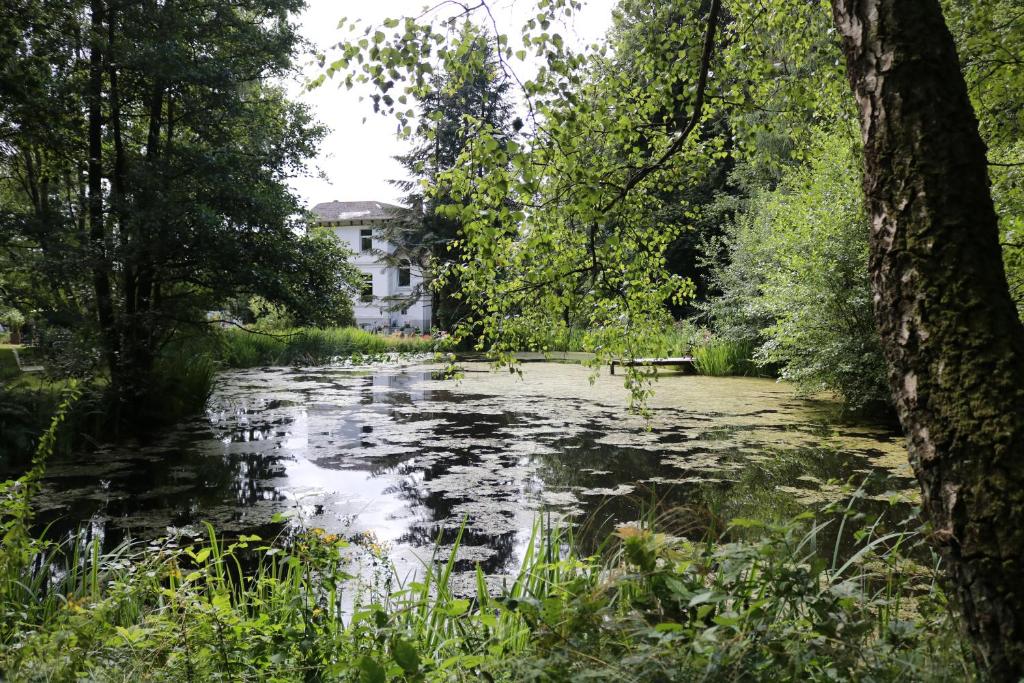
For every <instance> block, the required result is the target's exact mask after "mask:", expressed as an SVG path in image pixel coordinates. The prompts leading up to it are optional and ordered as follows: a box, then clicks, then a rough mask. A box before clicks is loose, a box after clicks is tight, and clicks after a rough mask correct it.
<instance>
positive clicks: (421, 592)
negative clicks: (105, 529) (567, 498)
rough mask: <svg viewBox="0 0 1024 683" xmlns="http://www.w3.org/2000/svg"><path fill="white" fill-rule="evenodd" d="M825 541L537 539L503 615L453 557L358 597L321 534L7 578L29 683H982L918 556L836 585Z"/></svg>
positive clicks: (15, 653)
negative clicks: (458, 577)
mask: <svg viewBox="0 0 1024 683" xmlns="http://www.w3.org/2000/svg"><path fill="white" fill-rule="evenodd" d="M737 523H738V524H742V525H745V526H747V527H749V526H750V525H751V524H753V523H752V522H744V521H742V520H738V521H737ZM808 525H809V522H808V521H807V520H796V521H794V522H793V523H791V524H787V525H783V526H759V527H758V529H757V531H758V534H757V535H758V539H757V540H755V541H743V542H735V543H727V544H714V543H692V542H688V541H685V540H682V539H676V538H671V537H668V536H665V535H661V534H658V533H654V532H652V531H650V530H648V529H644V528H641V527H632V526H626V527H622V528H620V529H619V530H618V532H617V533H616V536H615V537H614V538H613V539H612V542H610V543H609V544H608V545H607V548H606V551H605V552H604V553H602V554H601V555H599V556H596V557H579V556H577V555H575V554H574V553H572V552H571V551H568V550H567V548H571V546H572V544H571V538H570V537H569V536H568V535H567V534H566V533H565V532H563V531H561V530H558V529H545V528H541V527H540V526H538V527H536V528H535V531H534V535H533V538H532V541H531V543H530V545H529V548H528V550H527V552H526V558H525V560H524V563H523V567H522V569H521V571H520V573H519V574H518V576H517V578H516V580H515V581H514V582H513V583H512V585H511V587H509V588H507V589H506V590H505V591H504V592H503V594H502V595H500V596H498V597H494V596H492V595H490V594H489V593H488V591H487V588H486V585H485V582H484V578H483V576H482V575H479V576H478V589H477V593H476V595H474V596H466V597H462V596H457V595H454V594H453V593H452V592H451V591H450V590H449V588H448V586H449V576H450V573H451V571H452V567H453V564H454V560H453V558H454V551H453V554H452V555H451V556H450V557H449V558H447V560H445V559H444V558H440V561H439V562H438V563H435V564H431V565H429V567H428V569H429V570H430V571H429V572H428V573H427V575H426V576H425V577H424V578H423V579H422V580H419V581H416V582H411V583H408V584H407V585H404V586H402V587H401V588H399V590H397V591H396V590H389V591H384V590H382V589H381V588H380V585H377V586H369V587H366V586H365V585H364V586H363V587H362V588H360V587H359V586H360V584H358V583H357V582H356V581H355V580H354V578H353V577H352V576H350V575H349V574H348V573H347V571H346V568H347V567H348V566H349V565H348V560H346V558H347V557H350V553H351V551H352V548H351V547H350V546H349V542H348V541H346V540H344V539H341V538H337V537H335V536H333V535H330V534H326V533H324V532H322V531H320V530H313V531H309V532H306V533H303V534H301V535H299V536H298V537H295V538H292V539H291V540H290V541H289V542H288V543H287V545H284V546H281V545H277V544H265V543H263V542H262V541H261V540H260V539H259V538H258V537H255V536H242V537H240V538H238V539H235V540H234V541H233V542H231V543H226V542H224V541H221V540H218V539H217V538H216V536H215V535H214V534H213V532H212V530H211V532H210V538H209V541H208V542H207V543H206V544H204V545H202V546H188V547H184V548H179V547H176V546H175V545H174V544H173V543H162V544H151V545H148V546H135V547H131V546H123V547H121V548H120V549H118V550H117V551H115V552H113V553H109V554H100V553H99V552H98V550H97V547H96V545H95V544H93V545H88V544H86V545H82V544H77V545H76V544H72V545H69V546H65V547H63V548H61V547H58V546H55V545H53V544H48V543H44V542H40V541H32V542H31V543H32V544H31V547H30V550H29V551H28V552H25V553H24V554H23V557H29V556H34V557H36V558H37V560H36V563H35V564H31V563H28V564H23V565H22V566H21V567H20V569H19V571H14V569H15V567H14V566H13V565H14V564H16V563H11V562H9V561H8V562H7V563H6V564H5V565H4V566H5V569H6V571H7V573H6V575H5V576H4V577H3V587H2V592H3V598H4V600H3V605H4V607H3V613H2V633H0V635H2V650H0V670H2V671H3V672H4V674H5V676H6V677H7V679H8V680H12V681H22V680H57V681H61V680H69V681H70V680H80V679H83V678H84V679H87V680H101V681H106V680H149V681H207V680H230V681H239V680H251V681H263V680H273V681H308V680H350V681H385V680H395V681H448V680H456V681H463V680H464V681H470V680H473V681H475V680H490V681H520V680H536V681H563V680H607V681H694V680H715V681H718V680H730V681H731V680H771V681H785V680H791V681H798V680H799V681H805V680H821V681H831V680H877V681H896V680H901V679H905V680H915V681H916V680H958V681H961V680H969V679H970V678H972V677H973V672H972V669H971V667H970V665H969V664H968V663H967V662H968V660H967V657H966V656H965V654H964V652H963V649H962V647H961V644H960V642H959V640H958V638H957V637H956V634H955V629H954V625H953V623H952V621H951V617H950V615H949V613H948V610H947V609H946V606H945V603H944V600H943V597H942V594H941V592H940V591H938V589H937V588H936V587H935V586H934V584H932V583H931V582H930V578H929V576H928V574H927V573H926V574H924V575H920V574H907V573H905V572H906V570H907V569H908V568H909V567H910V566H911V563H910V562H909V560H907V559H906V558H905V556H904V555H903V554H902V553H901V551H900V550H899V549H896V550H894V549H893V547H894V546H898V545H899V541H900V539H901V538H905V537H904V536H899V537H892V536H890V537H888V538H886V537H882V538H885V539H886V540H885V541H884V542H879V541H880V539H878V538H876V539H874V540H873V541H870V542H866V543H865V544H864V546H863V552H862V553H861V554H860V555H859V556H857V558H856V560H854V561H852V562H849V563H845V564H842V565H839V566H834V565H830V564H829V563H828V562H826V561H825V560H822V559H817V558H816V557H815V556H814V554H813V553H812V552H811V546H812V545H813V538H814V535H815V533H816V532H817V531H818V530H819V528H818V527H815V526H808ZM747 531H750V529H749V528H747ZM883 547H886V548H889V549H888V550H885V551H883V550H882V548H883ZM4 552H5V553H9V552H10V549H9V548H7V547H5V550H4ZM364 552H371V551H370V550H364ZM39 557H43V558H45V559H44V560H43V561H42V562H41V563H40V562H39V561H38V558H39ZM8 559H10V558H8ZM63 565H70V567H71V570H70V571H57V567H59V566H63ZM911 576H914V577H915V578H910V577H911ZM392 585H393V584H392Z"/></svg>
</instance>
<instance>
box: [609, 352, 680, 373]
mask: <svg viewBox="0 0 1024 683" xmlns="http://www.w3.org/2000/svg"><path fill="white" fill-rule="evenodd" d="M616 365H621V366H623V367H627V368H630V367H634V366H637V365H658V366H665V365H667V366H674V367H686V366H688V365H689V366H692V365H693V356H679V357H678V358H631V359H627V360H613V361H612V364H611V373H612V374H613V375H614V374H615V366H616Z"/></svg>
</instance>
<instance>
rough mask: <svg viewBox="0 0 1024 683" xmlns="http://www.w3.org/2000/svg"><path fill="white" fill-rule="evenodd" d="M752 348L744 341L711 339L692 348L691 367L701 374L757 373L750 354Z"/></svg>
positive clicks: (718, 375)
mask: <svg viewBox="0 0 1024 683" xmlns="http://www.w3.org/2000/svg"><path fill="white" fill-rule="evenodd" d="M753 353H754V348H753V346H752V345H751V344H749V343H746V342H737V341H732V340H729V339H711V340H709V341H708V342H707V343H705V344H703V345H701V346H697V347H696V348H694V349H693V351H692V355H693V367H694V368H695V369H696V370H697V372H698V373H700V374H701V375H711V376H713V377H727V376H731V375H746V376H753V375H757V374H758V368H757V365H755V364H754V361H753V360H752V356H753Z"/></svg>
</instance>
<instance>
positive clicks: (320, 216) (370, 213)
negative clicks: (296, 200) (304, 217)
mask: <svg viewBox="0 0 1024 683" xmlns="http://www.w3.org/2000/svg"><path fill="white" fill-rule="evenodd" d="M401 210H402V207H400V206H395V205H394V204H385V203H384V202H323V203H321V204H317V205H316V206H314V207H313V213H314V214H315V215H316V217H317V220H319V221H321V222H326V221H383V220H388V219H391V218H394V217H395V213H396V212H398V211H401Z"/></svg>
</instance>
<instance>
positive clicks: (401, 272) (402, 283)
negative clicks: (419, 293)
mask: <svg viewBox="0 0 1024 683" xmlns="http://www.w3.org/2000/svg"><path fill="white" fill-rule="evenodd" d="M411 265H412V264H410V263H409V262H408V261H405V260H403V261H399V262H398V286H399V287H408V286H409V285H411V284H412V268H411Z"/></svg>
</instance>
